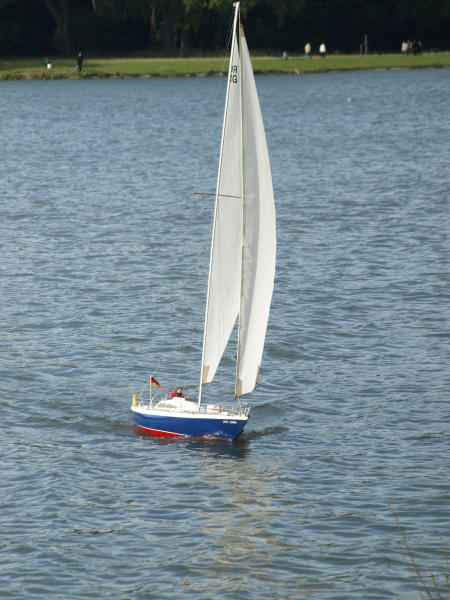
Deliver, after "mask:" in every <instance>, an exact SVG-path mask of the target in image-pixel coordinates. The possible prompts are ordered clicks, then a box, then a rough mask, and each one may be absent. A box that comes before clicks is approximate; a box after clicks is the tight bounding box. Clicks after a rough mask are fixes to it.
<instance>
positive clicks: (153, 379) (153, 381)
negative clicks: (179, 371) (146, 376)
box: [150, 377, 161, 387]
mask: <svg viewBox="0 0 450 600" xmlns="http://www.w3.org/2000/svg"><path fill="white" fill-rule="evenodd" d="M150 382H151V384H152V385H156V387H161V385H160V384H159V383H158V382H157V381H156V379H155V378H154V377H151V378H150Z"/></svg>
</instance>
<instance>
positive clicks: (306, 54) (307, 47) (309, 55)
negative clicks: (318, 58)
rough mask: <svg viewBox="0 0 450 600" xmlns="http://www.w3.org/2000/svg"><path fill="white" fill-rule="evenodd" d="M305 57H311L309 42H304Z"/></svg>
mask: <svg viewBox="0 0 450 600" xmlns="http://www.w3.org/2000/svg"><path fill="white" fill-rule="evenodd" d="M305 58H311V44H310V43H309V42H308V43H307V44H305Z"/></svg>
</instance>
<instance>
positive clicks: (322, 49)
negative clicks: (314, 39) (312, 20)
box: [319, 42, 327, 58]
mask: <svg viewBox="0 0 450 600" xmlns="http://www.w3.org/2000/svg"><path fill="white" fill-rule="evenodd" d="M326 53H327V49H326V47H325V44H324V43H323V42H322V43H321V44H320V46H319V54H320V56H321V57H322V58H325V55H326Z"/></svg>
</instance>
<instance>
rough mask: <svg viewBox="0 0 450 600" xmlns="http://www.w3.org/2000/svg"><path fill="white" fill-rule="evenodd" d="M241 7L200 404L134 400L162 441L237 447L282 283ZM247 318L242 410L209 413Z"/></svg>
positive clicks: (241, 342)
mask: <svg viewBox="0 0 450 600" xmlns="http://www.w3.org/2000/svg"><path fill="white" fill-rule="evenodd" d="M233 6H234V19H233V35H232V42H231V56H230V66H229V71H228V83H227V93H226V100H225V113H224V120H223V130H222V141H221V149H220V159H219V172H218V178H217V188H216V196H215V207H214V224H213V232H212V242H211V255H210V265H209V277H208V292H207V298H206V313H205V328H204V338H203V350H202V364H201V376H200V386H199V394H198V399H197V400H196V401H192V400H187V399H185V398H184V397H174V398H167V397H164V398H162V399H161V400H159V401H158V402H154V401H153V398H152V381H154V380H153V378H152V377H150V383H149V385H150V400H149V403H148V404H146V401H144V400H143V399H142V398H141V399H139V400H136V399H135V398H134V399H133V404H132V406H131V410H132V411H133V413H134V417H135V420H136V425H137V427H138V429H140V430H143V431H146V432H147V433H150V434H152V435H157V436H195V437H197V436H198V437H207V438H211V439H226V440H233V439H235V438H236V437H237V436H238V435H239V434H240V433H241V431H242V430H243V428H244V427H245V424H246V423H247V421H248V418H249V412H250V409H249V407H248V406H244V405H243V404H241V402H240V397H241V396H242V395H244V394H248V393H250V392H252V391H253V389H254V388H255V386H256V383H257V379H258V373H259V367H260V364H261V357H262V354H263V349H264V340H265V336H266V329H267V321H268V318H269V310H270V302H271V298H272V291H273V284H274V276H275V253H276V229H275V205H274V199H273V189H272V178H271V173H270V164H269V155H268V151H267V144H266V137H265V133H264V125H263V121H262V117H261V111H260V107H259V101H258V95H257V91H256V85H255V79H254V75H253V69H252V65H251V61H250V55H249V52H248V48H247V42H246V40H245V36H244V31H243V28H242V25H241V23H240V18H239V3H236V4H234V5H233ZM237 318H239V327H238V342H237V346H238V348H237V361H236V383H235V405H234V406H233V407H231V408H225V407H224V406H221V405H216V404H215V405H206V406H204V405H202V388H203V386H204V385H205V384H207V383H210V382H211V381H212V380H213V378H214V375H215V373H216V369H217V367H218V365H219V363H220V360H221V358H222V355H223V353H224V351H225V347H226V345H227V343H228V339H229V337H230V334H231V332H232V330H233V328H234V325H235V323H236V319H237Z"/></svg>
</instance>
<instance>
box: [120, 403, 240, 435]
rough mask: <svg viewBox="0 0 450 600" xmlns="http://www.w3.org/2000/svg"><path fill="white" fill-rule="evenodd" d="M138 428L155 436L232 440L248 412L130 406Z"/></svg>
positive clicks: (238, 431)
mask: <svg viewBox="0 0 450 600" xmlns="http://www.w3.org/2000/svg"><path fill="white" fill-rule="evenodd" d="M131 410H132V411H133V414H134V419H135V422H136V427H137V429H138V430H139V431H142V432H144V433H147V434H148V435H153V436H156V437H197V438H199V437H200V438H207V439H210V440H228V441H232V440H235V439H236V438H237V437H238V436H239V434H240V433H241V432H242V430H243V429H244V427H245V425H246V423H247V421H248V416H240V415H239V416H234V415H226V414H224V413H222V414H220V415H207V414H195V413H194V414H183V413H180V412H177V413H175V414H168V412H162V411H157V410H155V409H153V410H151V409H142V408H139V407H134V406H132V407H131Z"/></svg>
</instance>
